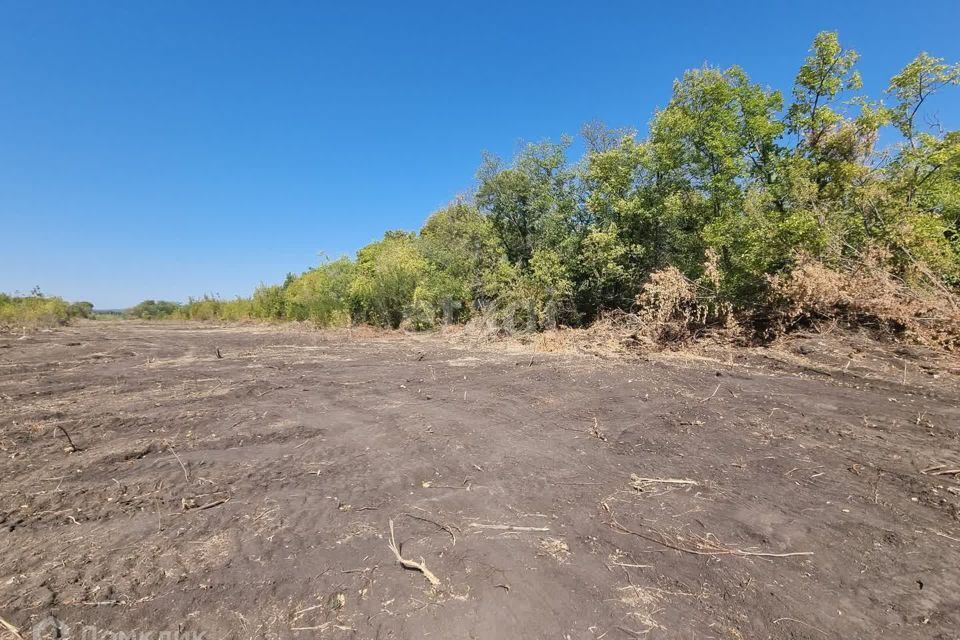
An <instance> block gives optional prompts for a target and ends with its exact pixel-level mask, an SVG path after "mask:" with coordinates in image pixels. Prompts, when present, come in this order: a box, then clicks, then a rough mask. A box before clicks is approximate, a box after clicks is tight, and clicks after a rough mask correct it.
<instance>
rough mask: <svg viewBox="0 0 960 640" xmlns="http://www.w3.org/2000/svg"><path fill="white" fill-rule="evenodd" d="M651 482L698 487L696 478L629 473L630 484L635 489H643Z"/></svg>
mask: <svg viewBox="0 0 960 640" xmlns="http://www.w3.org/2000/svg"><path fill="white" fill-rule="evenodd" d="M652 484H679V485H686V486H690V487H699V486H700V483H699V482H697V481H696V480H688V479H686V478H641V477H640V476H638V475H637V474H635V473H631V474H630V486H631V487H633V488H634V489H636V490H637V491H643V490H644V489H646V488H647V487H648V486H650V485H652Z"/></svg>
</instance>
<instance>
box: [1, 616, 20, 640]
mask: <svg viewBox="0 0 960 640" xmlns="http://www.w3.org/2000/svg"><path fill="white" fill-rule="evenodd" d="M0 626H2V627H3V628H4V629H6V630H7V631H9V632H10V634H11V635H13V637H14V638H18V639H19V640H23V636H22V635H20V629H17V628H16V627H15V626H14V625H12V624H11V623H9V622H7V621H6V620H4V619H3V618H0Z"/></svg>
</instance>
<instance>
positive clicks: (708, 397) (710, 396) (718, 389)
mask: <svg viewBox="0 0 960 640" xmlns="http://www.w3.org/2000/svg"><path fill="white" fill-rule="evenodd" d="M720 386H721V385H719V384H718V385H717V388H716V389H714V390H713V393H711V394H710V395H709V396H707V397H706V398H704V399H703V400H701V401H700V402H706V401H707V400H709V399H710V398H712V397H713V396H715V395H717V391H720Z"/></svg>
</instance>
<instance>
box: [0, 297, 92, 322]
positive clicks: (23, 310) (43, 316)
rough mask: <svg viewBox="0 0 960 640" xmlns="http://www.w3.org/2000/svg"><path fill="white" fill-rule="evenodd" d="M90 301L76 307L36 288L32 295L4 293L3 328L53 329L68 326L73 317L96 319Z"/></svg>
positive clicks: (0, 317) (0, 305)
mask: <svg viewBox="0 0 960 640" xmlns="http://www.w3.org/2000/svg"><path fill="white" fill-rule="evenodd" d="M92 317H93V305H92V304H91V303H89V302H74V303H72V304H70V303H68V302H66V301H65V300H63V298H58V297H55V296H45V295H43V294H42V293H40V291H39V290H37V289H35V290H34V291H33V292H32V293H31V294H30V295H29V296H11V295H7V294H5V293H0V329H13V328H21V327H23V328H35V327H53V326H57V325H64V324H67V323H68V322H69V321H70V320H71V319H73V318H92Z"/></svg>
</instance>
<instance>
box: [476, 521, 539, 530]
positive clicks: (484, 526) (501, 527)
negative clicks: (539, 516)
mask: <svg viewBox="0 0 960 640" xmlns="http://www.w3.org/2000/svg"><path fill="white" fill-rule="evenodd" d="M470 526H471V527H474V528H475V529H493V530H495V531H541V532H542V531H550V527H518V526H516V525H512V524H480V523H479V522H471V523H470Z"/></svg>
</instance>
